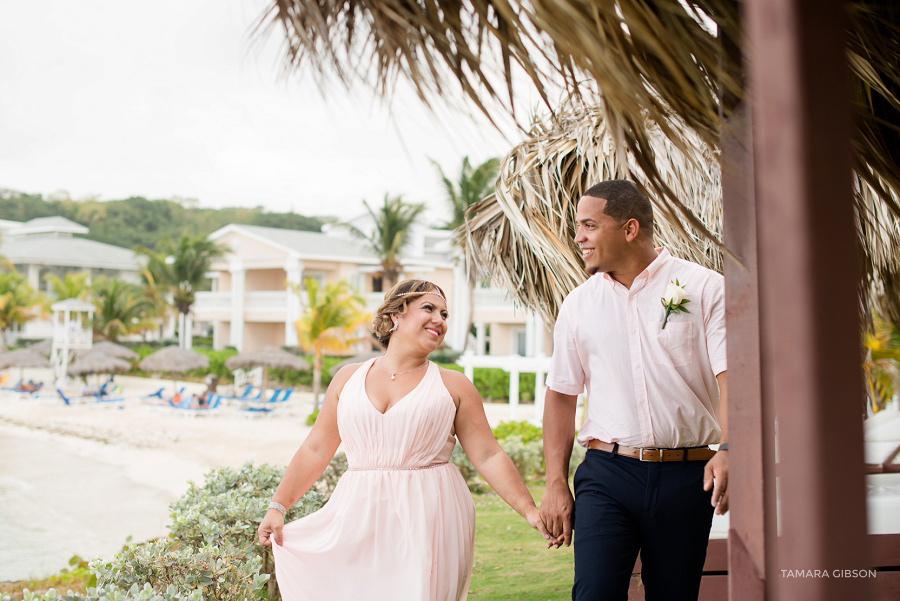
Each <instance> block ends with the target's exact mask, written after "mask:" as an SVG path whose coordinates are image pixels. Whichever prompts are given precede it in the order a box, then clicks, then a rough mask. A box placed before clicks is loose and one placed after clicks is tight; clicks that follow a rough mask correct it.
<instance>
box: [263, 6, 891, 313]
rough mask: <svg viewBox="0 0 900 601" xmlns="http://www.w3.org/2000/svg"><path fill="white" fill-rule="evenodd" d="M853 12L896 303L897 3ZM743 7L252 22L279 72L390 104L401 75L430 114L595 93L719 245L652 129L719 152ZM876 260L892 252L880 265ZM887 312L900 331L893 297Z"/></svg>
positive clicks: (416, 13) (870, 157) (876, 213)
mask: <svg viewBox="0 0 900 601" xmlns="http://www.w3.org/2000/svg"><path fill="white" fill-rule="evenodd" d="M847 6H848V31H847V56H848V59H849V61H848V62H849V66H850V71H851V76H852V89H853V92H854V97H853V98H854V107H853V108H854V111H855V120H856V124H857V129H856V134H855V137H854V147H853V150H854V164H855V172H856V175H857V178H858V182H857V183H858V190H859V191H858V194H857V209H858V212H860V213H862V214H867V215H868V216H869V218H866V217H862V218H861V219H860V228H861V230H863V231H862V232H861V234H862V235H861V240H862V241H863V247H864V250H865V251H866V252H867V253H869V262H868V268H869V273H868V274H867V275H868V276H869V277H870V279H873V280H878V281H879V282H881V283H882V284H883V285H885V286H892V287H893V289H894V292H900V283H898V282H897V280H896V279H891V278H892V277H893V275H891V274H895V273H896V270H894V269H893V268H890V269H888V273H884V272H879V271H878V270H879V268H878V267H877V266H878V265H880V266H884V265H891V264H895V263H896V262H897V259H896V257H895V256H894V251H893V249H894V248H896V247H895V246H894V247H892V246H884V243H885V242H887V241H889V240H896V239H897V236H898V234H897V226H896V222H897V219H898V218H900V201H898V198H900V164H898V162H900V129H898V127H897V123H900V98H898V96H900V28H898V26H897V25H896V24H897V23H898V22H900V5H898V4H897V3H890V2H883V1H879V0H856V1H853V2H848V3H847ZM738 8H739V3H737V2H734V1H733V0H703V1H702V2H700V1H688V2H683V1H682V0H617V1H616V2H611V1H609V0H587V1H584V0H555V1H552V2H548V1H547V0H530V1H529V2H521V1H519V0H510V1H506V0H503V1H496V0H471V1H470V2H466V3H459V2H455V1H450V0H432V1H430V2H423V1H421V0H412V1H408V0H345V1H343V2H329V1H325V0H272V1H271V5H270V9H269V10H268V11H267V13H266V15H265V16H264V17H263V18H262V20H261V23H260V25H261V30H263V31H264V30H271V29H274V30H279V31H280V32H282V34H283V39H284V41H285V43H286V50H287V52H286V68H287V69H288V70H299V69H300V67H301V65H302V64H304V63H311V64H312V66H313V67H314V68H315V69H316V71H315V72H316V73H317V74H318V75H319V77H320V79H321V80H325V79H327V78H328V76H329V75H334V76H336V77H337V78H338V79H339V80H340V81H342V82H344V83H346V84H349V83H351V82H353V81H362V82H364V83H369V84H371V85H373V86H374V87H375V88H376V90H378V91H379V92H381V93H383V94H384V95H386V96H387V95H389V94H390V92H391V91H392V90H393V89H394V81H395V80H396V79H397V78H398V77H403V78H405V79H407V80H409V81H410V82H412V83H413V85H414V86H415V88H416V90H417V91H418V93H419V95H420V97H421V98H422V99H423V100H424V101H425V102H426V103H432V102H434V101H438V102H441V103H444V102H445V100H446V99H451V100H452V99H455V98H459V97H460V96H462V97H463V98H466V99H469V100H470V101H472V102H474V103H475V105H476V106H478V107H479V108H480V109H481V110H482V111H483V112H484V113H485V114H486V115H488V116H497V115H499V114H501V113H502V114H509V113H514V96H515V91H514V88H513V82H514V81H516V80H517V77H516V74H517V73H521V72H524V73H525V74H526V76H527V77H528V78H529V79H530V81H531V85H533V87H534V89H536V90H537V92H538V93H539V94H540V95H541V97H542V98H544V101H545V104H546V105H547V108H548V109H550V110H553V109H554V108H555V107H554V106H553V105H552V103H551V102H550V100H549V99H550V98H552V97H556V96H557V94H558V92H559V90H560V89H561V88H564V89H567V90H570V91H576V92H577V93H579V94H582V95H583V97H584V98H585V99H586V102H587V104H588V105H592V106H593V105H600V104H601V100H600V96H599V95H598V94H597V93H596V92H597V91H598V90H599V91H600V92H602V108H603V110H604V119H603V120H604V121H605V123H606V128H607V129H608V131H609V132H612V139H613V140H614V141H615V144H614V145H613V146H612V147H610V148H609V149H608V151H609V153H611V154H613V155H616V154H617V155H619V156H620V157H621V156H624V155H625V154H626V153H630V159H629V162H630V163H631V164H633V165H634V167H635V169H634V171H633V172H632V173H628V172H627V171H623V170H622V168H623V167H624V165H625V164H626V161H624V160H622V159H620V160H619V161H618V167H619V169H618V170H617V171H616V172H615V174H616V175H618V176H629V175H630V176H632V177H635V179H639V180H643V181H645V182H646V183H647V185H648V187H649V188H650V190H651V191H652V194H651V196H654V197H656V198H657V199H658V200H659V202H660V204H661V206H665V207H666V209H665V213H668V214H670V215H675V214H679V215H680V219H682V220H684V221H686V222H688V223H690V224H691V225H692V227H693V228H694V229H695V230H696V231H698V232H700V233H701V234H703V235H704V236H706V237H708V238H713V237H714V236H713V235H712V233H711V232H708V231H705V229H706V228H704V226H703V224H702V223H703V222H702V220H701V219H699V216H697V215H694V214H693V213H692V212H691V211H690V210H689V209H688V208H687V207H686V206H685V205H686V204H688V203H690V202H691V200H690V198H689V197H686V196H683V195H681V194H680V191H679V190H673V189H672V188H671V187H670V186H668V185H667V183H666V182H667V179H668V178H667V177H666V174H665V173H661V172H660V170H659V165H660V164H661V163H662V161H661V160H660V158H659V157H658V156H657V153H658V149H657V147H656V146H658V145H655V144H654V141H653V140H654V139H655V138H658V134H657V133H654V129H655V128H656V129H658V132H659V133H661V134H662V136H663V137H665V138H666V139H667V140H668V141H669V143H670V144H671V145H672V147H673V148H674V149H675V150H677V151H680V152H681V153H682V155H683V156H685V157H694V159H696V160H697V162H698V163H699V159H700V157H701V155H700V154H697V147H696V146H695V145H694V140H697V139H699V140H700V142H702V145H701V148H703V147H705V148H710V149H716V148H717V144H718V142H719V135H720V130H721V124H722V123H723V119H724V120H727V119H728V117H729V116H730V115H731V111H732V110H733V109H734V108H735V107H736V106H737V105H738V104H739V103H740V102H741V100H742V99H743V97H744V90H745V84H744V74H743V67H742V65H743V60H744V57H743V56H742V55H741V51H740V44H741V40H742V31H741V22H740V16H739V14H738ZM519 81H521V80H519ZM586 82H587V83H586ZM673 116H675V117H676V118H673ZM648 122H650V123H653V124H654V127H651V128H648V127H647V123H648ZM700 168H702V165H700ZM517 169H519V170H520V171H524V169H523V168H522V167H521V166H518V167H517ZM594 183H595V182H594ZM566 200H568V199H566ZM561 201H562V199H557V200H556V201H554V202H561ZM505 208H509V205H506V207H505ZM823 210H827V207H825V208H823ZM884 217H890V219H891V220H892V221H889V222H887V223H885V222H884V221H883V220H882V219H883V218H884ZM508 219H509V220H510V222H513V221H515V220H516V219H518V216H516V215H515V214H513V213H510V214H509V215H508ZM670 222H671V223H676V222H675V220H670ZM873 226H874V227H873ZM876 241H878V244H874V242H876ZM870 242H872V243H870ZM879 244H880V245H881V246H878V245H879ZM876 246H878V248H876ZM885 249H888V250H885ZM884 253H888V254H889V255H891V256H888V257H882V259H883V260H882V259H878V258H877V257H875V255H877V254H884ZM872 276H877V277H874V278H873V277H872ZM886 296H887V297H888V298H897V297H900V295H898V294H895V295H894V296H893V297H891V295H890V293H888V294H887V295H886ZM889 302H890V301H889ZM894 312H895V313H896V315H895V317H896V319H897V321H898V322H900V301H896V302H895V303H894Z"/></svg>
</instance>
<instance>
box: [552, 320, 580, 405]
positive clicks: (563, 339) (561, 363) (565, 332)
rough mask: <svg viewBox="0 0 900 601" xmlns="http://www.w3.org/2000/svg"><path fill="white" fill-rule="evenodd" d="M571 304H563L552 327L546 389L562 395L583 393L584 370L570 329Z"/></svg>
mask: <svg viewBox="0 0 900 601" xmlns="http://www.w3.org/2000/svg"><path fill="white" fill-rule="evenodd" d="M572 310H573V309H572V304H571V303H570V302H563V304H562V307H560V310H559V315H558V316H557V317H556V325H555V326H554V327H553V357H552V358H551V359H550V372H549V373H548V374H547V387H548V388H550V390H554V391H556V392H559V393H562V394H581V393H582V392H584V368H583V366H582V365H581V358H580V357H579V356H578V345H577V340H576V338H575V330H574V328H572V327H571V325H570V324H571V317H570V316H571V313H572Z"/></svg>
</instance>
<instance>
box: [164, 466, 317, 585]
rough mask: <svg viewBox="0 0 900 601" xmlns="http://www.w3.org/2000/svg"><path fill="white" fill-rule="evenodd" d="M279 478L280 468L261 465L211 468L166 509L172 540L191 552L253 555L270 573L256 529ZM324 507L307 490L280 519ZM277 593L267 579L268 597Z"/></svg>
mask: <svg viewBox="0 0 900 601" xmlns="http://www.w3.org/2000/svg"><path fill="white" fill-rule="evenodd" d="M283 475H284V468H276V467H273V466H270V465H266V464H263V465H260V466H258V467H254V466H253V464H252V463H249V462H248V463H245V464H244V465H243V466H242V467H241V468H240V469H233V468H227V467H225V468H219V469H216V470H212V471H211V472H209V473H208V474H206V479H205V480H204V482H203V484H202V485H201V486H197V485H196V484H194V483H193V482H192V483H191V485H190V487H189V488H188V491H187V492H186V493H185V494H184V495H183V496H182V497H181V498H180V499H178V500H177V501H176V502H175V503H173V504H172V505H171V509H172V513H171V517H172V526H171V528H170V530H171V536H172V537H174V538H176V539H178V540H179V541H180V542H181V543H183V544H186V545H190V546H193V547H196V548H200V547H202V546H204V545H214V546H218V547H226V548H230V549H232V550H234V551H235V552H240V553H245V554H247V555H251V556H257V557H258V558H260V559H261V561H262V566H263V571H264V572H265V573H266V574H270V575H271V574H274V569H275V566H274V562H273V561H271V559H270V558H271V547H262V546H259V545H258V544H257V537H256V529H257V528H258V526H259V522H260V521H262V518H263V516H264V515H265V514H266V511H268V505H269V500H270V499H271V498H272V495H274V494H275V489H276V488H277V487H278V483H279V482H280V481H281V478H282V476H283ZM323 503H324V498H323V496H322V495H321V494H320V493H318V492H316V491H310V492H308V493H306V494H305V495H304V496H303V498H302V499H300V501H298V502H297V503H296V504H295V505H294V506H293V507H290V508H289V509H288V512H287V515H286V516H285V521H286V522H289V521H292V520H296V519H297V518H301V517H303V516H305V515H308V514H310V513H312V512H314V511H316V510H317V509H319V508H320V507H321V506H322V505H323ZM276 590H277V589H276V584H275V579H274V578H272V579H271V580H270V581H269V595H270V596H274V595H275V593H276Z"/></svg>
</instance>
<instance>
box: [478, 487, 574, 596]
mask: <svg viewBox="0 0 900 601" xmlns="http://www.w3.org/2000/svg"><path fill="white" fill-rule="evenodd" d="M529 489H530V490H531V494H532V495H533V496H534V498H535V499H536V500H538V501H540V499H541V497H542V496H543V494H544V489H543V487H537V486H534V487H529ZM475 511H476V517H475V569H474V571H473V573H472V584H471V586H470V587H469V598H470V599H475V600H476V601H507V600H508V601H560V599H568V598H570V597H571V594H572V578H573V567H572V565H573V563H572V562H573V555H572V548H571V547H569V548H566V547H560V548H559V549H547V548H546V546H547V545H546V543H545V542H544V539H543V538H541V535H540V534H538V533H537V532H536V531H535V530H532V529H531V527H530V526H529V525H528V523H527V522H526V521H525V520H523V519H522V518H521V517H519V515H518V514H517V513H516V512H515V511H513V510H512V509H510V508H509V506H508V505H507V504H506V503H504V502H503V500H501V499H500V497H498V496H497V495H496V494H493V493H488V494H484V495H475Z"/></svg>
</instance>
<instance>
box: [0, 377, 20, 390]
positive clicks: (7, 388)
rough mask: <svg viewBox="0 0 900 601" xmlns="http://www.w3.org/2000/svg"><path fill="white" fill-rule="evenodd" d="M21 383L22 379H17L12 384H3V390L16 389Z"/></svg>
mask: <svg viewBox="0 0 900 601" xmlns="http://www.w3.org/2000/svg"><path fill="white" fill-rule="evenodd" d="M21 385H22V380H21V379H19V381H18V382H16V383H15V384H13V385H12V386H4V387H3V390H18V389H19V386H21Z"/></svg>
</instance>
